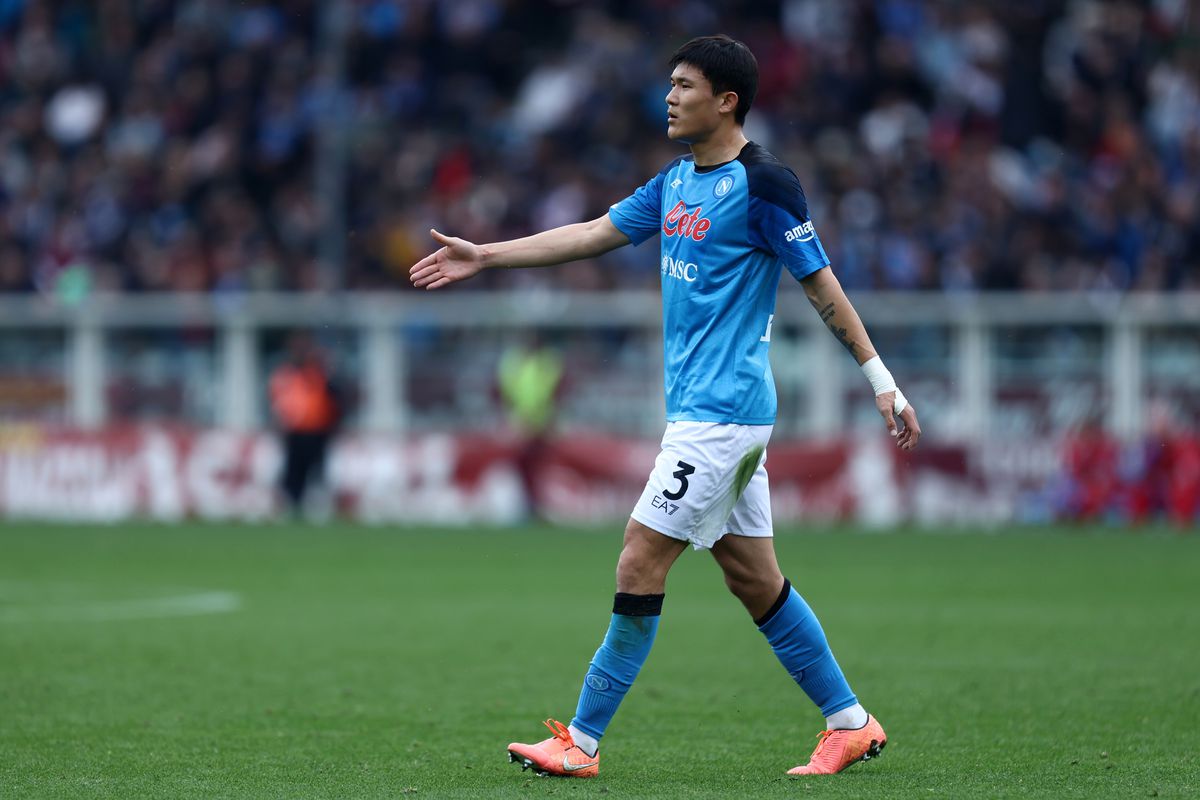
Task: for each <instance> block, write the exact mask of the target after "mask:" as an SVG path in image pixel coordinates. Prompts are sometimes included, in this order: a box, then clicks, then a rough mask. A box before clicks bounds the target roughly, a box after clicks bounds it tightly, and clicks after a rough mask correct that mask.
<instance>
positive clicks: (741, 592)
mask: <svg viewBox="0 0 1200 800" xmlns="http://www.w3.org/2000/svg"><path fill="white" fill-rule="evenodd" d="M725 586H727V587H728V588H729V591H730V592H732V593H733V596H734V597H736V598H737V599H739V600H741V601H742V602H743V603H747V604H751V603H755V601H759V600H761V599H762V598H763V597H765V596H767V595H770V594H771V593H772V592H774V593H775V594H778V593H779V587H778V586H776V585H774V582H773V581H772V580H771V576H766V575H755V574H752V573H746V572H726V573H725Z"/></svg>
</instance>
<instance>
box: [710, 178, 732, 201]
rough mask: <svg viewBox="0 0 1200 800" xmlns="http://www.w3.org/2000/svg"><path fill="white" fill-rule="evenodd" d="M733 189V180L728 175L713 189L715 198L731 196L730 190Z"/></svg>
mask: <svg viewBox="0 0 1200 800" xmlns="http://www.w3.org/2000/svg"><path fill="white" fill-rule="evenodd" d="M732 188H733V178H732V177H730V176H729V175H726V176H725V177H724V178H721V180H719V181H717V185H716V186H714V187H713V197H724V196H725V195H727V194H729V190H730V189H732Z"/></svg>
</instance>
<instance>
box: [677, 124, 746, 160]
mask: <svg viewBox="0 0 1200 800" xmlns="http://www.w3.org/2000/svg"><path fill="white" fill-rule="evenodd" d="M748 141H749V139H747V138H746V137H745V135H744V134H743V133H742V128H741V126H738V127H736V128H732V129H730V130H728V131H721V132H719V133H716V134H713V135H712V136H711V137H709V138H708V139H705V140H704V141H702V142H692V144H691V148H692V156H693V157H694V158H695V162H696V166H697V167H711V166H714V165H716V164H724V163H725V162H727V161H733V160H734V159H735V158H737V157H738V154H739V153H741V152H742V148H743V147H745V146H746V143H747V142H748Z"/></svg>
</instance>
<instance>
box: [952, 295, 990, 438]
mask: <svg viewBox="0 0 1200 800" xmlns="http://www.w3.org/2000/svg"><path fill="white" fill-rule="evenodd" d="M957 340H958V400H959V402H960V403H962V431H961V434H962V435H963V436H965V437H967V438H970V439H974V440H981V439H984V438H986V437H987V435H988V430H989V428H990V425H989V424H988V423H989V420H990V418H991V415H992V347H991V344H992V329H991V327H990V326H989V325H988V324H987V323H985V322H984V321H983V320H981V319H978V318H976V317H964V318H962V319H960V320H959V322H958V336H957Z"/></svg>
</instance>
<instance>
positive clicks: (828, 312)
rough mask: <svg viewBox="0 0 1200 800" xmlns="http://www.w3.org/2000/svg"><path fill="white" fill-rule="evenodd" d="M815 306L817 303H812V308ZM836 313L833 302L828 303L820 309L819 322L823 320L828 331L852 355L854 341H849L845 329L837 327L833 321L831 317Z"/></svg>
mask: <svg viewBox="0 0 1200 800" xmlns="http://www.w3.org/2000/svg"><path fill="white" fill-rule="evenodd" d="M816 307H817V304H816V303H813V308H816ZM836 313H837V309H836V308H835V307H834V305H833V303H829V304H828V305H826V306H825V307H824V308H822V309H821V310H820V314H821V322H824V323H825V325H826V326H827V327H828V328H829V330H830V332H831V333H832V334H833V335H834V336H836V337H837V340H838V341H839V342H841V343H842V347H844V348H846V349H847V350H849V351H850V355H854V342H852V341H850V339H849V338H848V337H847V336H846V329H845V328H840V327H838V325H837V323H836V322H834V321H833V317H834V315H835V314H836Z"/></svg>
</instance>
